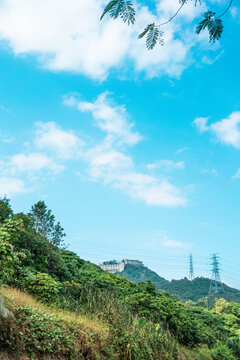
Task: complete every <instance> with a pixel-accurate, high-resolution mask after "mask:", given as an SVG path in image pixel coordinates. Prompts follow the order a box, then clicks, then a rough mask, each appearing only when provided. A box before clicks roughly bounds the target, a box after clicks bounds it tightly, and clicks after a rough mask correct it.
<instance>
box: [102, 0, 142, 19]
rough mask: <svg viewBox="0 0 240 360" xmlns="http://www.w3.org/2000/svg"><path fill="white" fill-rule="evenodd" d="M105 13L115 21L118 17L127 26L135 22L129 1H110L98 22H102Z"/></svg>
mask: <svg viewBox="0 0 240 360" xmlns="http://www.w3.org/2000/svg"><path fill="white" fill-rule="evenodd" d="M106 13H109V14H110V16H111V17H112V18H113V19H117V18H118V17H119V16H120V17H121V18H122V20H123V21H124V22H127V23H128V25H129V24H134V22H135V10H134V7H133V4H132V2H131V1H129V0H112V1H110V2H109V3H108V5H107V6H106V7H105V9H104V11H103V13H102V16H101V18H100V20H102V18H103V17H104V15H105V14H106Z"/></svg>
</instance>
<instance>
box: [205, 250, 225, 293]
mask: <svg viewBox="0 0 240 360" xmlns="http://www.w3.org/2000/svg"><path fill="white" fill-rule="evenodd" d="M211 260H212V279H211V282H210V286H209V292H208V294H209V295H210V294H219V293H224V287H223V283H222V282H221V278H220V275H219V272H220V267H219V256H217V254H213V256H212V257H211Z"/></svg>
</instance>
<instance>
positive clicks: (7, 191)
mask: <svg viewBox="0 0 240 360" xmlns="http://www.w3.org/2000/svg"><path fill="white" fill-rule="evenodd" d="M27 191H28V190H27V188H26V187H25V184H24V181H23V180H21V179H19V178H15V177H0V197H3V196H5V195H6V196H7V197H12V196H14V195H17V194H22V193H26V192H27Z"/></svg>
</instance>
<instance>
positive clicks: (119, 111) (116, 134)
mask: <svg viewBox="0 0 240 360" xmlns="http://www.w3.org/2000/svg"><path fill="white" fill-rule="evenodd" d="M78 98H79V95H76V94H75V95H71V94H70V95H69V96H65V97H64V104H65V105H67V106H76V107H77V108H78V110H79V111H82V112H86V111H89V112H91V113H92V116H93V118H94V119H95V123H96V126H98V127H99V128H100V129H101V130H103V131H105V132H106V133H107V135H108V141H109V142H111V141H114V142H115V141H119V142H120V143H125V144H127V145H135V144H137V143H138V142H139V141H140V140H141V136H140V135H139V133H138V132H136V131H135V132H134V131H133V127H134V124H133V123H130V122H129V121H128V117H129V116H128V114H127V112H126V109H125V106H123V105H115V104H114V103H113V102H111V100H110V99H109V93H108V92H107V91H106V92H104V93H102V94H101V95H99V96H98V98H97V99H96V100H95V101H94V102H86V101H81V100H78Z"/></svg>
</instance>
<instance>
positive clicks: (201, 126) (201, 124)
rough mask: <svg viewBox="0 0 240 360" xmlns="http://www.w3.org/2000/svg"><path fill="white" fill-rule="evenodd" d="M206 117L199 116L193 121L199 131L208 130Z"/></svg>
mask: <svg viewBox="0 0 240 360" xmlns="http://www.w3.org/2000/svg"><path fill="white" fill-rule="evenodd" d="M208 119H209V118H208V117H199V118H197V119H195V120H194V121H193V124H194V125H195V126H196V127H197V128H198V130H199V132H200V133H203V132H206V131H208V129H209V128H208V126H207V121H208Z"/></svg>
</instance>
